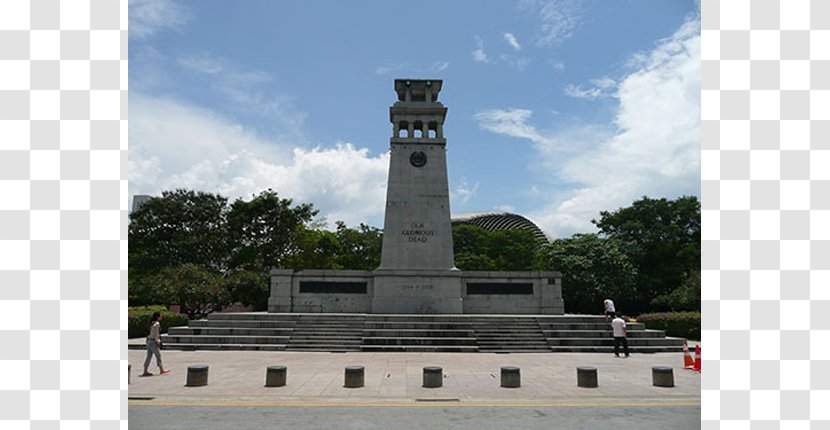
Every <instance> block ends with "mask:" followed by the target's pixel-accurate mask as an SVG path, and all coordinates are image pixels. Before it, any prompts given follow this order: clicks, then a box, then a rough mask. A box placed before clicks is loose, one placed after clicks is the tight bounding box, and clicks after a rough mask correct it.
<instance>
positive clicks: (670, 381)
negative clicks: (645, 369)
mask: <svg viewBox="0 0 830 430" xmlns="http://www.w3.org/2000/svg"><path fill="white" fill-rule="evenodd" d="M651 384H652V385H654V386H655V387H674V371H673V370H672V368H671V367H665V366H654V367H652V368H651Z"/></svg>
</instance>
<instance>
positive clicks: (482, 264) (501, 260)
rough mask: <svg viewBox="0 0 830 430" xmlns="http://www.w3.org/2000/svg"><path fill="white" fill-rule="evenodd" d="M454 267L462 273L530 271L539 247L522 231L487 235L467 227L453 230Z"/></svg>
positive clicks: (536, 242)
mask: <svg viewBox="0 0 830 430" xmlns="http://www.w3.org/2000/svg"><path fill="white" fill-rule="evenodd" d="M452 235H453V251H454V253H455V266H456V267H458V268H459V269H461V270H532V269H534V268H535V267H536V261H537V258H536V254H537V252H538V250H539V248H540V246H541V244H540V243H539V241H538V240H536V238H535V237H533V233H531V232H530V231H529V230H525V229H520V228H516V229H509V230H499V231H495V232H490V231H487V230H485V229H483V228H481V227H477V226H474V225H469V224H461V225H455V226H453V228H452Z"/></svg>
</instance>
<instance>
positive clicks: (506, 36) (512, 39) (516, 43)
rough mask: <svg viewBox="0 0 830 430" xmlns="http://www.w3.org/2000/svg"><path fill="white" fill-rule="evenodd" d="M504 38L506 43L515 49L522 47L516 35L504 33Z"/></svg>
mask: <svg viewBox="0 0 830 430" xmlns="http://www.w3.org/2000/svg"><path fill="white" fill-rule="evenodd" d="M504 40H505V41H506V42H507V44H508V45H510V46H512V47H513V49H515V50H517V51H518V50H520V49H522V46H521V45H519V41H518V40H516V36H514V35H513V33H504Z"/></svg>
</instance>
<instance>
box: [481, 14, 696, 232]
mask: <svg viewBox="0 0 830 430" xmlns="http://www.w3.org/2000/svg"><path fill="white" fill-rule="evenodd" d="M699 25H700V21H699V18H696V19H693V20H690V21H688V22H686V23H685V24H684V25H683V26H682V27H681V28H680V29H679V30H677V31H676V32H675V33H674V34H673V35H672V36H671V37H669V38H667V39H665V40H661V41H659V42H658V43H657V44H656V46H655V48H654V49H652V50H651V51H650V52H643V53H640V54H638V55H636V56H634V58H633V59H632V61H631V64H632V65H633V66H636V68H634V69H632V70H631V71H630V72H629V73H628V74H626V75H625V76H623V77H621V78H620V79H618V80H612V79H598V80H594V81H592V84H593V85H594V88H595V89H597V90H602V91H604V93H605V94H608V95H609V96H611V97H614V98H616V99H617V101H618V105H617V111H616V115H615V117H614V120H613V122H612V123H611V124H589V125H584V126H577V127H573V128H570V129H567V130H560V131H557V132H553V133H542V132H539V131H538V130H537V128H536V127H535V126H533V125H532V124H530V118H531V115H532V112H531V111H529V110H525V109H503V110H491V111H485V112H481V113H479V114H477V115H476V119H477V120H479V124H480V125H481V126H482V127H483V128H485V129H488V130H490V131H492V132H494V133H499V134H504V135H509V136H514V137H521V138H525V139H528V140H530V141H531V142H533V143H534V149H535V150H536V151H537V152H538V154H539V159H540V160H542V161H541V163H542V165H543V167H544V169H545V170H547V171H553V172H556V175H555V176H554V177H552V178H549V182H548V185H549V186H550V187H551V188H553V187H555V186H557V185H558V184H561V183H568V184H574V185H575V187H573V189H574V191H571V192H567V193H561V194H558V193H556V192H546V190H545V189H544V186H543V185H540V187H539V190H540V191H541V194H540V198H543V199H547V204H546V205H544V207H542V208H540V209H539V210H536V211H532V212H531V213H529V215H530V216H531V217H533V218H534V219H535V220H537V221H538V222H539V223H540V225H542V226H544V227H545V228H546V229H548V230H549V231H551V232H554V233H555V234H556V235H557V236H560V237H561V236H568V235H570V234H573V233H576V232H588V231H595V227H594V226H593V225H592V224H591V222H590V221H591V219H594V218H597V217H598V216H599V212H600V211H602V210H615V209H617V208H619V207H624V206H628V205H630V204H631V202H633V201H634V200H637V199H638V198H640V197H641V196H643V195H648V196H650V197H669V198H672V197H677V196H679V195H699V183H700V173H699V171H700V153H699V149H700V148H699V136H700V71H699V69H700V66H699V65H700V31H699ZM563 147H564V148H568V147H579V148H581V149H580V151H579V152H578V153H577V154H576V155H571V154H567V153H565V154H563V152H562V149H561V148H563ZM563 155H566V156H563Z"/></svg>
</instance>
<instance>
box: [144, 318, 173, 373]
mask: <svg viewBox="0 0 830 430" xmlns="http://www.w3.org/2000/svg"><path fill="white" fill-rule="evenodd" d="M161 318H162V315H161V312H156V313H154V314H153V318H152V319H151V320H150V334H149V335H147V358H145V359H144V373H143V374H142V375H141V376H153V374H152V373H150V372H148V371H147V368H148V367H150V359H151V358H152V357H153V355H155V356H156V364H157V365H158V367H159V375H164V374H165V373H170V371H169V370H164V366H162V365H161V351H160V350H159V349H160V348H161V322H160V321H161Z"/></svg>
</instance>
